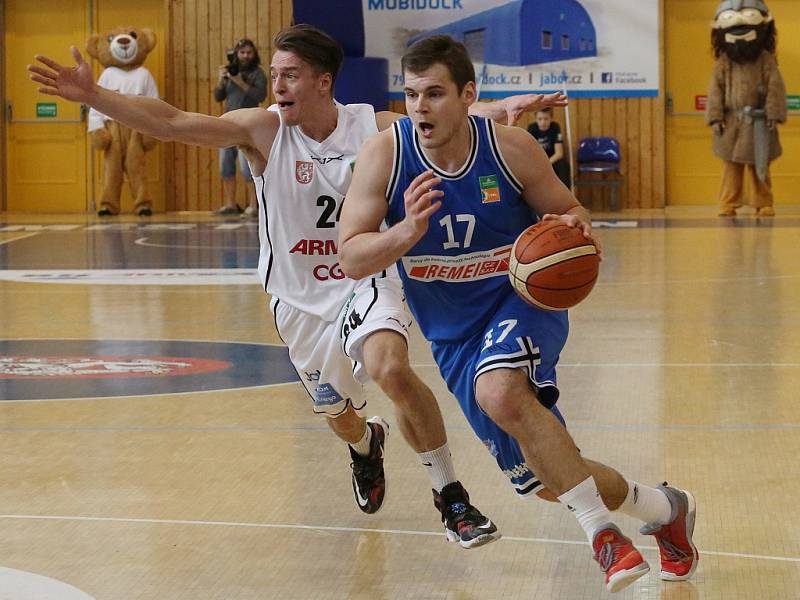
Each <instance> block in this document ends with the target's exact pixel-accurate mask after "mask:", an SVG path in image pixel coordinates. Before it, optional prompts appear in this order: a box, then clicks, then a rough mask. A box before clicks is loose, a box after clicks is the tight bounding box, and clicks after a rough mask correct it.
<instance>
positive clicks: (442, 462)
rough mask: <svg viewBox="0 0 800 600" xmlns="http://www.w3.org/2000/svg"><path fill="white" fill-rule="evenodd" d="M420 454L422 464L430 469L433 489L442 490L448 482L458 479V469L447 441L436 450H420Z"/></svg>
mask: <svg viewBox="0 0 800 600" xmlns="http://www.w3.org/2000/svg"><path fill="white" fill-rule="evenodd" d="M418 456H419V459H420V462H421V463H422V466H423V467H425V470H426V471H428V476H429V477H430V478H431V485H432V486H433V489H434V490H436V491H437V492H441V491H442V488H443V487H444V486H446V485H447V484H448V483H453V482H454V481H456V469H455V467H454V466H453V457H452V456H451V454H450V447H449V446H448V445H447V442H445V443H444V446H442V447H440V448H436V450H431V451H429V452H420V453H419V454H418Z"/></svg>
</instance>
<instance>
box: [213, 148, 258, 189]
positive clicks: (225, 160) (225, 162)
mask: <svg viewBox="0 0 800 600" xmlns="http://www.w3.org/2000/svg"><path fill="white" fill-rule="evenodd" d="M237 154H238V155H239V168H240V169H241V170H242V178H243V179H244V180H245V181H250V180H251V179H253V176H252V175H251V174H250V165H249V164H248V163H247V158H246V157H245V155H244V152H240V151H239V149H238V148H236V146H231V147H230V148H220V149H219V172H220V175H222V176H223V177H236V155H237Z"/></svg>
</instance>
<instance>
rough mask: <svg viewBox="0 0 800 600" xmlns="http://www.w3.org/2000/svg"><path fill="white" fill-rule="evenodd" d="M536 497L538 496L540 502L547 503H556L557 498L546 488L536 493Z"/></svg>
mask: <svg viewBox="0 0 800 600" xmlns="http://www.w3.org/2000/svg"><path fill="white" fill-rule="evenodd" d="M536 495H537V496H539V498H541V499H542V500H547V501H548V502H558V501H559V500H558V496H556V495H555V494H554V493H553V492H551V491H550V490H548V489H547V488H545V489H543V490H539V491H538V492H536Z"/></svg>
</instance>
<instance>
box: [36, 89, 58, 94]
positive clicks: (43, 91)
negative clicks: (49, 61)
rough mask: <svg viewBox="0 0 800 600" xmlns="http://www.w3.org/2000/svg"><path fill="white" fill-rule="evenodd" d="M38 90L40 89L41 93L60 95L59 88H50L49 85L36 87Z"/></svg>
mask: <svg viewBox="0 0 800 600" xmlns="http://www.w3.org/2000/svg"><path fill="white" fill-rule="evenodd" d="M36 91H38V92H39V93H40V94H45V95H47V96H58V95H59V93H58V90H57V89H56V88H49V87H46V88H41V87H40V88H36Z"/></svg>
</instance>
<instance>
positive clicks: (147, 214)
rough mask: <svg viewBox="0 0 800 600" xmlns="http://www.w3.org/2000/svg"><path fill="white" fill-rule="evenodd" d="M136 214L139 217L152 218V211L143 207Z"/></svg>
mask: <svg viewBox="0 0 800 600" xmlns="http://www.w3.org/2000/svg"><path fill="white" fill-rule="evenodd" d="M136 214H137V215H139V216H140V217H152V216H153V211H152V210H151V209H150V208H148V207H144V208H140V209H139V212H137V213H136Z"/></svg>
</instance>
